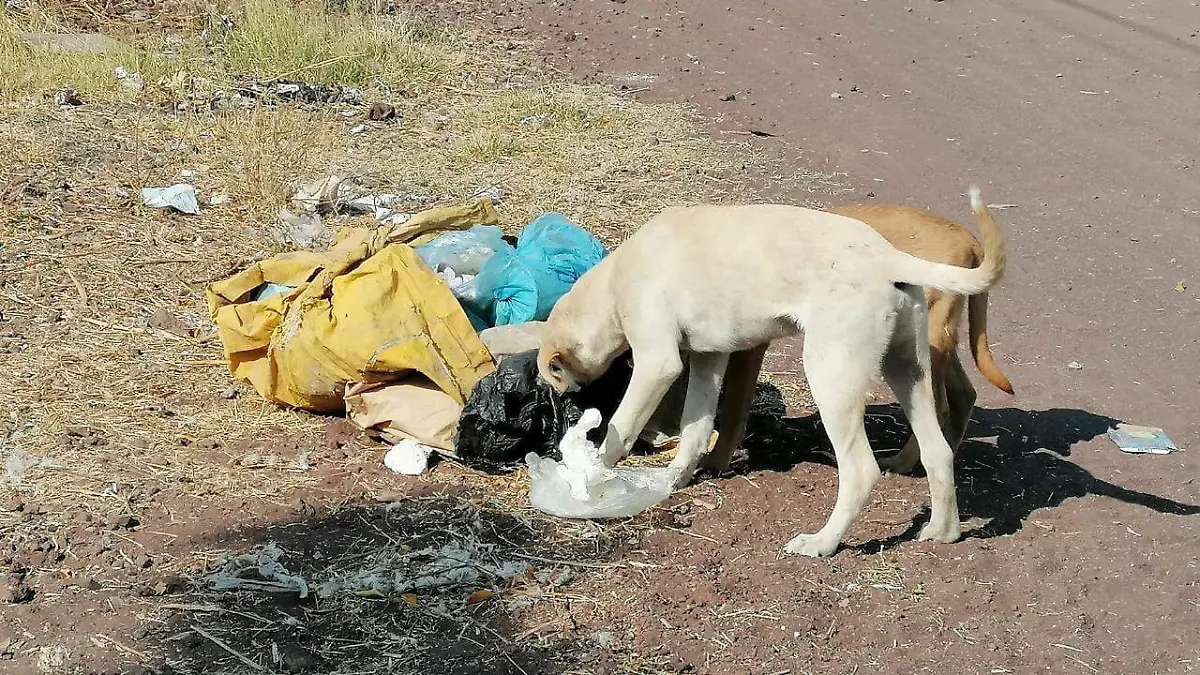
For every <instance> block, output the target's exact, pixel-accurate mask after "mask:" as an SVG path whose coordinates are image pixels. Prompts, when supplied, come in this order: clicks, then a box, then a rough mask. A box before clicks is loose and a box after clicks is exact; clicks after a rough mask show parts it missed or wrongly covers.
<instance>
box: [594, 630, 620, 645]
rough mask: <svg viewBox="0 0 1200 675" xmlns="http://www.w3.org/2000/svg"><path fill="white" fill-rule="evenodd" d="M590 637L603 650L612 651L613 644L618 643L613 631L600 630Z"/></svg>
mask: <svg viewBox="0 0 1200 675" xmlns="http://www.w3.org/2000/svg"><path fill="white" fill-rule="evenodd" d="M589 637H590V638H591V639H592V642H594V643H596V646H597V647H600V648H601V649H612V646H613V644H614V643H616V636H614V635H613V634H612V631H607V630H598V631H596V632H595V633H592V634H591V635H590V636H589Z"/></svg>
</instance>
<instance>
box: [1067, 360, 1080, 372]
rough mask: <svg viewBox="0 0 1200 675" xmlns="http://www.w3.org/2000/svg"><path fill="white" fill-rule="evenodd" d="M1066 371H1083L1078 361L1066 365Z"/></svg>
mask: <svg viewBox="0 0 1200 675" xmlns="http://www.w3.org/2000/svg"><path fill="white" fill-rule="evenodd" d="M1067 370H1083V364H1082V363H1080V362H1078V361H1072V362H1070V363H1068V364H1067Z"/></svg>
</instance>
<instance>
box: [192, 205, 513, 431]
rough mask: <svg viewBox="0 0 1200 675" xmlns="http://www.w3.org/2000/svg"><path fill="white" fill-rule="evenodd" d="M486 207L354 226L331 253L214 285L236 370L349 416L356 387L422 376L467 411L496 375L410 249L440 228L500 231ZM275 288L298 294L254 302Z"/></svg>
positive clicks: (212, 303) (300, 255) (284, 257)
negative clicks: (477, 389)
mask: <svg viewBox="0 0 1200 675" xmlns="http://www.w3.org/2000/svg"><path fill="white" fill-rule="evenodd" d="M498 221H499V218H498V217H497V215H496V211H495V209H494V208H493V207H492V205H491V202H490V201H487V200H479V201H476V202H473V203H470V204H466V205H451V206H443V207H437V208H434V209H429V210H427V211H423V212H421V213H418V214H416V215H415V216H414V217H413V218H412V219H411V220H409V221H408V222H407V223H404V224H402V225H394V226H387V227H381V228H374V229H365V228H345V229H343V230H341V231H339V232H338V236H337V239H336V241H335V243H334V245H333V247H331V248H330V250H329V251H326V252H324V253H311V252H295V253H285V254H281V255H277V256H274V257H272V258H269V259H266V260H263V261H260V262H258V263H255V264H254V265H252V266H251V267H250V268H249V269H247V270H245V271H243V272H241V273H239V274H237V275H234V276H233V277H231V278H229V279H225V280H223V281H219V282H216V283H213V284H212V285H210V286H209V288H208V307H209V312H210V314H211V315H212V318H213V321H215V322H216V324H217V331H218V336H219V337H220V340H221V344H222V345H223V347H224V349H225V357H226V359H227V360H228V361H229V369H230V372H231V373H232V374H233V375H234V376H235V377H237V378H238V379H241V380H243V381H246V382H249V383H250V384H251V385H252V386H254V388H255V389H256V390H257V391H258V392H259V393H260V394H262V395H263V396H264V397H266V398H267V399H269V400H271V401H274V402H276V403H279V404H283V405H289V406H295V407H298V408H304V409H307V410H313V411H320V412H341V411H344V410H345V402H344V400H343V395H344V393H345V387H346V384H347V383H348V382H368V383H370V382H392V381H397V380H400V379H403V378H405V377H407V376H409V375H411V374H413V373H419V374H421V375H422V376H424V377H425V378H427V379H428V380H429V381H430V382H432V383H433V384H434V385H436V386H437V388H438V389H440V390H441V391H443V392H445V393H446V395H448V396H450V397H451V398H452V399H454V400H455V401H456V402H458V403H459V404H461V403H463V402H464V401H465V400H466V398H467V396H468V395H469V394H470V392H471V389H472V388H473V387H474V386H475V383H476V382H477V381H478V380H479V379H480V378H481V377H483V376H484V375H487V374H488V373H490V372H491V371H492V370H494V368H495V364H494V363H493V361H492V358H491V356H490V354H488V351H487V348H486V347H484V345H483V343H482V342H481V341H480V340H479V336H478V335H477V334H476V333H475V330H474V329H473V328H472V327H471V323H470V321H469V320H468V319H467V316H466V314H465V313H464V312H463V310H462V307H461V306H460V305H459V303H458V300H457V299H456V298H455V297H454V295H453V294H452V293H451V292H450V289H449V288H447V287H446V285H445V283H443V281H442V280H441V278H440V277H438V275H437V274H435V273H434V272H433V271H432V270H430V269H429V268H428V267H427V266H426V265H425V263H424V262H422V261H421V259H420V257H418V256H417V254H416V252H415V251H413V249H412V248H411V247H410V246H408V245H407V244H405V243H402V242H405V241H408V240H411V239H412V238H413V237H416V236H418V235H421V234H423V233H426V232H431V231H437V230H459V229H466V228H468V227H470V226H472V225H481V224H483V225H491V224H496V223H497V222H498ZM266 283H273V284H277V285H279V286H286V287H293V288H294V289H295V290H292V291H287V292H283V293H280V294H277V295H273V296H270V297H267V298H265V299H263V300H254V299H253V298H254V295H255V292H256V291H257V290H258V289H259V288H261V287H262V286H263V285H264V284H266Z"/></svg>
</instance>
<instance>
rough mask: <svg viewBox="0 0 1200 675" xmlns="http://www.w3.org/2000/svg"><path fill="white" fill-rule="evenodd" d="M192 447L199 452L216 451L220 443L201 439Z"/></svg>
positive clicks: (214, 440) (212, 439)
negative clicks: (199, 450)
mask: <svg viewBox="0 0 1200 675" xmlns="http://www.w3.org/2000/svg"><path fill="white" fill-rule="evenodd" d="M194 445H195V447H197V448H199V449H201V450H216V449H217V448H219V447H221V442H220V441H218V440H217V439H215V438H201V439H200V440H198V441H196V442H195V444H194Z"/></svg>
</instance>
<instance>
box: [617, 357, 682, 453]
mask: <svg viewBox="0 0 1200 675" xmlns="http://www.w3.org/2000/svg"><path fill="white" fill-rule="evenodd" d="M682 370H683V361H682V360H681V359H680V357H679V349H678V347H677V346H675V347H674V348H673V349H659V350H654V351H651V350H647V349H641V350H639V349H637V348H635V349H634V350H633V376H632V377H631V378H630V379H629V387H628V388H627V389H626V390H625V396H624V397H623V398H622V399H621V403H620V405H618V406H617V411H616V412H615V413H613V416H612V420H611V421H610V422H609V423H608V433H607V434H605V436H604V462H605V464H607V465H608V466H612V465H614V464H616V463H617V462H619V461H621V459H622V458H623V457H625V455H628V454H629V451H630V450H631V449H632V448H633V443H634V441H636V440H637V438H638V435H639V434H641V433H642V429H644V428H645V427H646V424H647V423H648V422H649V421H650V418H651V417H652V416H653V415H654V411H655V410H657V409H658V405H659V404H660V403H662V399H663V396H665V395H666V394H667V390H668V389H670V388H671V384H672V383H674V382H675V380H676V378H678V377H679V373H680V372H681V371H682ZM685 407H686V404H685Z"/></svg>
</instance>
